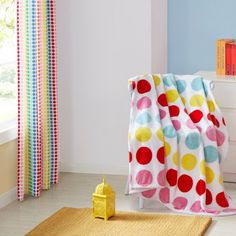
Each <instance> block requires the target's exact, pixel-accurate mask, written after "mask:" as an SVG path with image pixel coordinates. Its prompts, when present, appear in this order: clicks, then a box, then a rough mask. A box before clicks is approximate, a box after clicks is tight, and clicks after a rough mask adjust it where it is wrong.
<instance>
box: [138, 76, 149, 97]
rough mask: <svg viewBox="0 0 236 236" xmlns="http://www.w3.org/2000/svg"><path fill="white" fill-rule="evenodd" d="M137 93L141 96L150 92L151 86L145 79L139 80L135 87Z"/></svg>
mask: <svg viewBox="0 0 236 236" xmlns="http://www.w3.org/2000/svg"><path fill="white" fill-rule="evenodd" d="M137 89H138V92H139V93H141V94H143V93H147V92H149V91H150V90H151V85H150V84H149V82H148V81H147V80H145V79H142V80H139V81H138V85H137Z"/></svg>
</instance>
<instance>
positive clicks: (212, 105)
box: [207, 100, 216, 112]
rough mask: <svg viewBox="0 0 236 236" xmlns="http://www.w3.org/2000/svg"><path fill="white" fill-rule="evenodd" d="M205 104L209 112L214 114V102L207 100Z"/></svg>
mask: <svg viewBox="0 0 236 236" xmlns="http://www.w3.org/2000/svg"><path fill="white" fill-rule="evenodd" d="M207 104H208V108H209V110H210V112H214V111H215V109H216V108H215V104H214V102H213V101H212V100H208V101H207Z"/></svg>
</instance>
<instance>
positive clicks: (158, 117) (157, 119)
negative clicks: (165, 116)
mask: <svg viewBox="0 0 236 236" xmlns="http://www.w3.org/2000/svg"><path fill="white" fill-rule="evenodd" d="M156 121H157V122H158V123H160V122H161V118H160V114H158V115H157V116H156Z"/></svg>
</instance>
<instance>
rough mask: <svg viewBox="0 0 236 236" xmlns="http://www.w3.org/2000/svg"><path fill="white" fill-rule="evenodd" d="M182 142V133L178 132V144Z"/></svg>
mask: <svg viewBox="0 0 236 236" xmlns="http://www.w3.org/2000/svg"><path fill="white" fill-rule="evenodd" d="M180 140H181V133H180V132H178V133H177V143H178V144H179V143H180Z"/></svg>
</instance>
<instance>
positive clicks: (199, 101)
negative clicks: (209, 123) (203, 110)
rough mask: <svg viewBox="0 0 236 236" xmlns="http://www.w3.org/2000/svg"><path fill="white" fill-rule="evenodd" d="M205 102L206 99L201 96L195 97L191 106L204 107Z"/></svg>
mask: <svg viewBox="0 0 236 236" xmlns="http://www.w3.org/2000/svg"><path fill="white" fill-rule="evenodd" d="M203 102H204V97H203V96H201V95H193V96H192V97H191V99H190V105H191V106H192V107H199V106H202V104H203Z"/></svg>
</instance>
